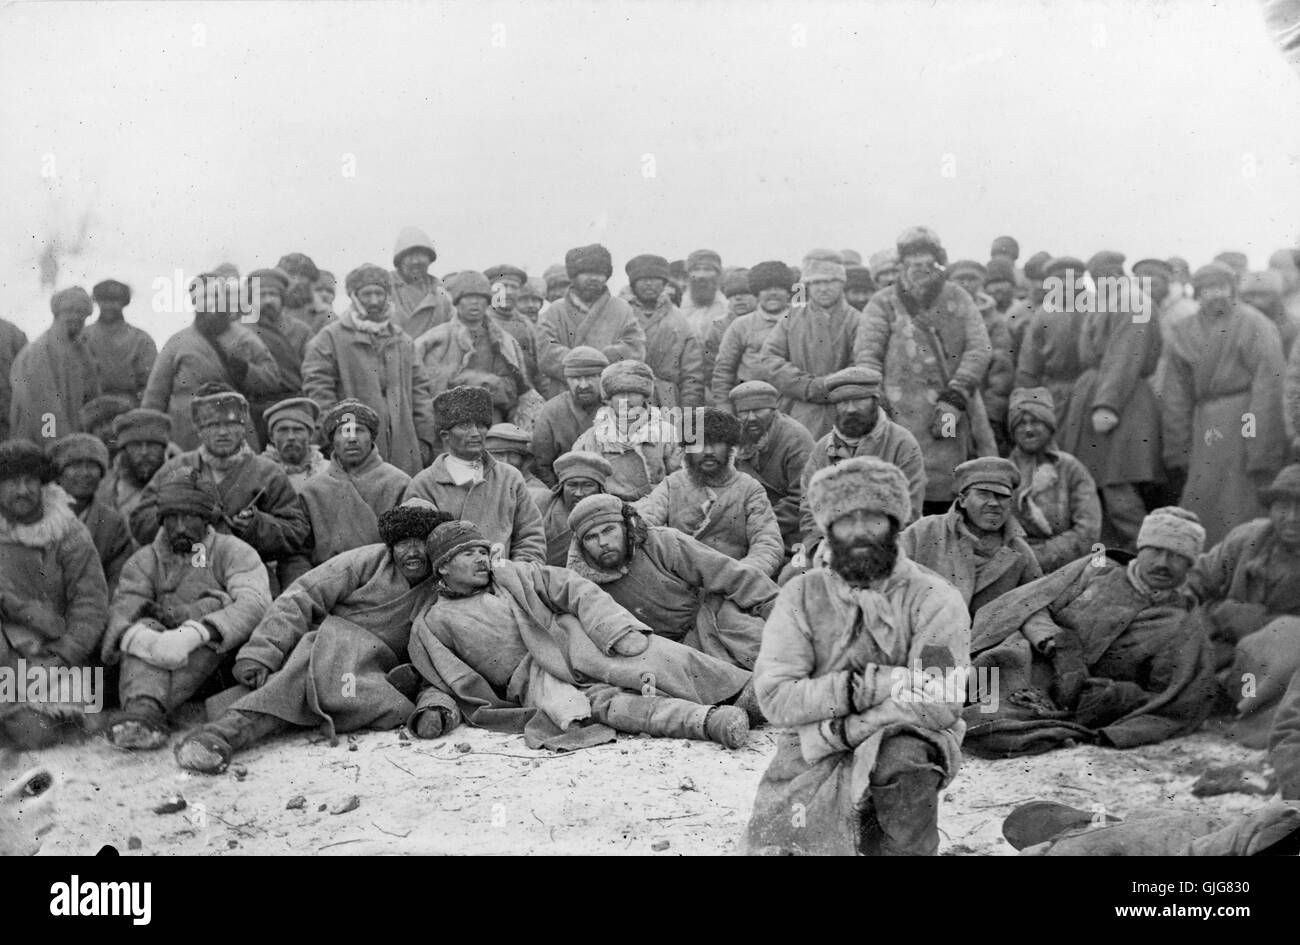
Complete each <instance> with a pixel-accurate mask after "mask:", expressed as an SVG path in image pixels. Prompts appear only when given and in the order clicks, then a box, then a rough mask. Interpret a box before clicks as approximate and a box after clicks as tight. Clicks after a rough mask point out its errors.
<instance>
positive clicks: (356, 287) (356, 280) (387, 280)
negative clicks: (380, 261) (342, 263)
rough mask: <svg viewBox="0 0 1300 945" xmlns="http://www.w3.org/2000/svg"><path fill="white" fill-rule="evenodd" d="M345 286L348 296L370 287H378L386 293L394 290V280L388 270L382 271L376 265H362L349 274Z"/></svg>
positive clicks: (344, 282)
mask: <svg viewBox="0 0 1300 945" xmlns="http://www.w3.org/2000/svg"><path fill="white" fill-rule="evenodd" d="M343 285H344V288H346V289H347V292H348V295H354V294H356V293H357V292H360V291H361V290H362V289H364V288H365V287H366V286H368V285H377V286H379V288H381V289H383V290H384V291H385V292H391V291H392V290H393V280H392V277H391V276H389V274H388V270H387V269H382V268H380V267H379V266H376V265H375V264H374V263H362V264H361V265H360V266H357V268H355V269H353V270H352V271H351V272H349V273H348V277H347V278H346V279H345V280H344V281H343Z"/></svg>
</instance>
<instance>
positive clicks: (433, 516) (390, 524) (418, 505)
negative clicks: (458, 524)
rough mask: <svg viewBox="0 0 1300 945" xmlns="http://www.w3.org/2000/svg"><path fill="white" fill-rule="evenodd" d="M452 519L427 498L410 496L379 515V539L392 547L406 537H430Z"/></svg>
mask: <svg viewBox="0 0 1300 945" xmlns="http://www.w3.org/2000/svg"><path fill="white" fill-rule="evenodd" d="M451 520H452V519H451V516H450V515H448V514H447V513H446V512H443V511H441V510H440V509H436V508H434V507H433V503H432V502H429V501H428V500H427V499H419V498H410V499H407V500H406V501H405V502H403V503H402V504H401V505H395V506H393V507H392V508H391V509H389V510H388V511H387V512H385V513H384V514H383V515H381V516H379V539H380V541H382V542H383V543H384V544H385V545H387V546H388V547H390V548H391V547H393V545H395V544H397V543H398V542H399V541H401V540H402V539H404V538H420V539H425V538H428V537H429V533H430V532H432V531H433V530H434V529H435V528H437V527H438V526H439V525H442V524H443V523H444V522H450V521H451Z"/></svg>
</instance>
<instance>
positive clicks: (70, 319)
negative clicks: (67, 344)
mask: <svg viewBox="0 0 1300 945" xmlns="http://www.w3.org/2000/svg"><path fill="white" fill-rule="evenodd" d="M89 317H90V312H89V310H87V309H84V308H82V307H80V306H77V305H67V306H64V307H63V308H61V309H60V310H59V314H57V315H55V316H54V324H55V325H56V326H57V327H58V330H59V331H62V332H63V334H64V337H67V338H76V337H77V336H78V335H80V334H81V330H82V329H83V328H85V327H86V319H88V318H89Z"/></svg>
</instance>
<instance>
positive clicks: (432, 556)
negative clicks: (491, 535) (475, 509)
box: [424, 519, 492, 571]
mask: <svg viewBox="0 0 1300 945" xmlns="http://www.w3.org/2000/svg"><path fill="white" fill-rule="evenodd" d="M424 548H425V551H427V552H428V554H429V566H430V567H431V568H433V569H434V570H435V571H436V570H438V568H440V567H442V566H443V565H444V564H446V563H447V562H448V561H450V560H451V559H452V558H454V557H456V555H458V554H460V553H461V552H462V551H469V550H470V549H472V548H482V549H483V550H484V551H489V552H490V551H491V550H492V543H491V542H490V541H488V540H487V539H486V538H485V537H483V533H482V532H481V531H479V529H478V526H477V525H475V524H474V523H473V522H467V521H465V520H464V519H459V520H457V521H454V522H444V523H443V524H441V525H439V526H438V527H437V528H435V529H434V530H433V531H432V532H431V533H430V534H429V537H428V540H427V541H426V542H425V545H424Z"/></svg>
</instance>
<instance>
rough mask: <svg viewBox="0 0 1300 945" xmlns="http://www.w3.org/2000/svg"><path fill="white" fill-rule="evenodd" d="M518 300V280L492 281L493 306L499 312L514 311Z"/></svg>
mask: <svg viewBox="0 0 1300 945" xmlns="http://www.w3.org/2000/svg"><path fill="white" fill-rule="evenodd" d="M518 300H519V282H518V280H515V279H498V280H497V281H496V282H494V283H492V307H493V308H494V309H496V310H497V311H498V312H513V311H514V310H515V304H516V303H517V302H518Z"/></svg>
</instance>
